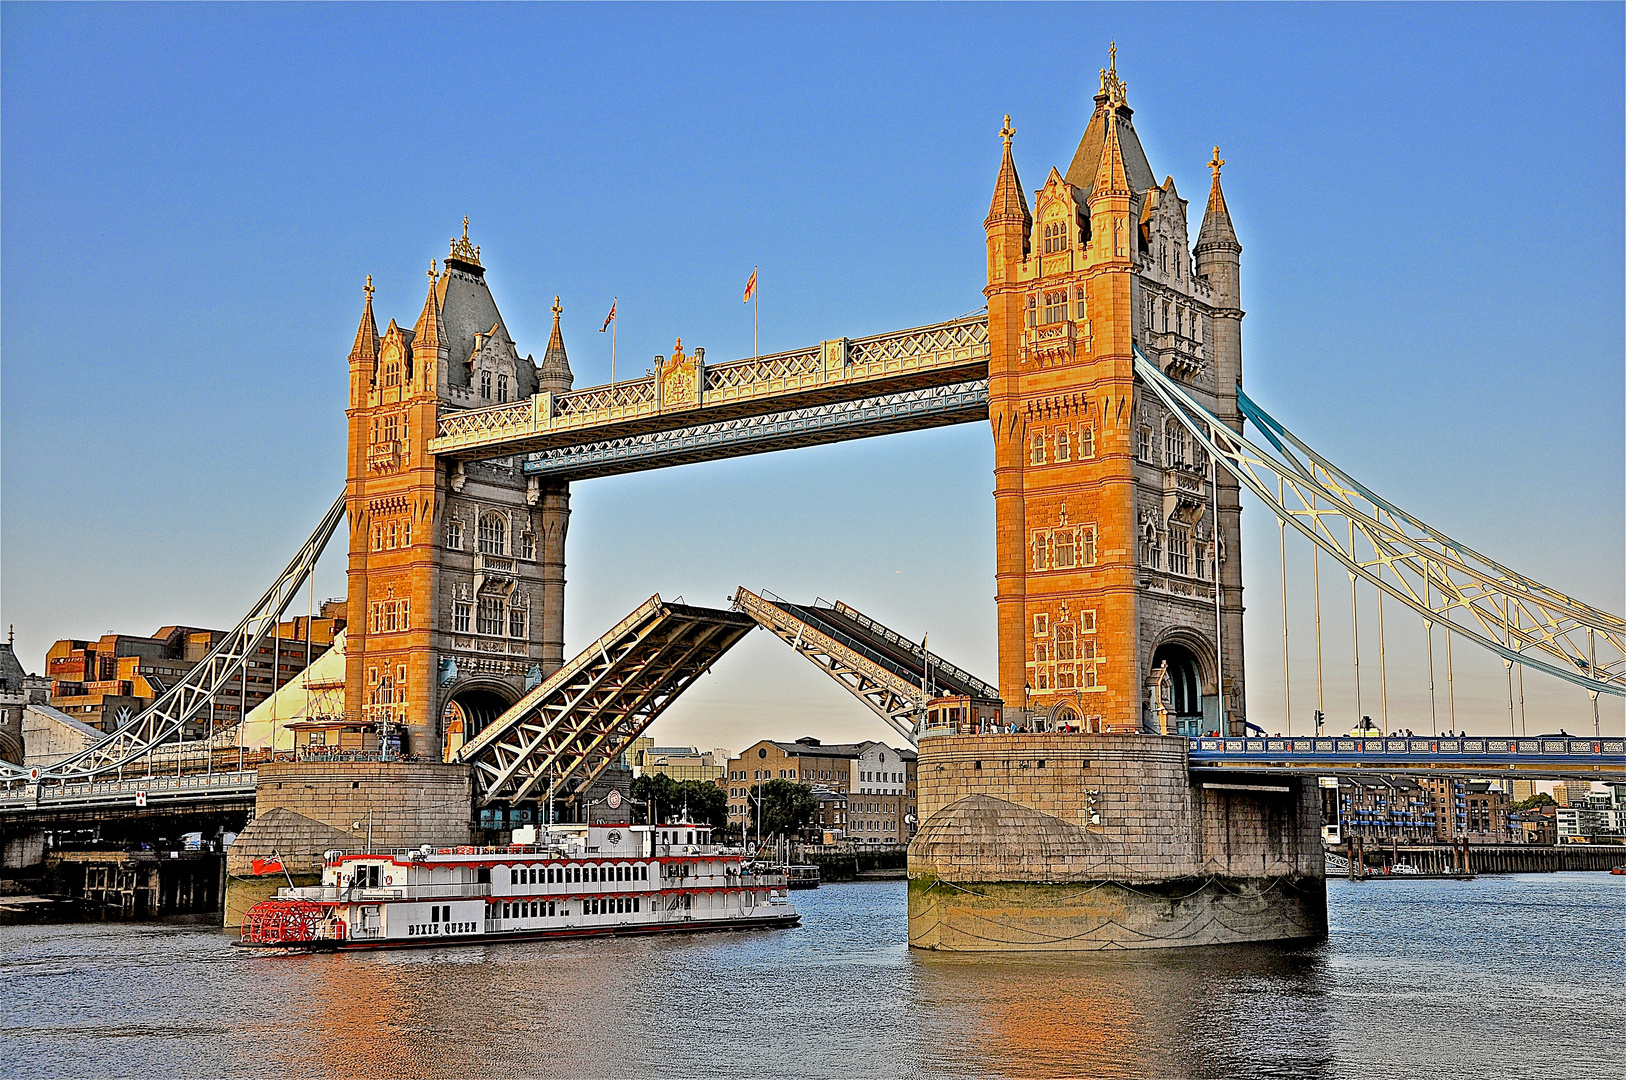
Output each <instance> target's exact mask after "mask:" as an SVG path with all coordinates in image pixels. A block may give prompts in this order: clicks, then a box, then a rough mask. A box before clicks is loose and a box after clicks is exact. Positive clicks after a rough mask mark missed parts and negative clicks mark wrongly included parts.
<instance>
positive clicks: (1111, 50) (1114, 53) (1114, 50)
mask: <svg viewBox="0 0 1626 1080" xmlns="http://www.w3.org/2000/svg"><path fill="white" fill-rule="evenodd" d="M1107 55H1108V56H1109V57H1110V58H1111V60H1110V63H1111V65H1112V66H1111V70H1112V73H1113V74H1114V75H1116V74H1118V43H1117V42H1116V41H1114V42H1113V43H1112V44H1111V45H1109V46H1108V47H1107ZM463 220H464V221H467V220H468V219H467V218H464V219H463Z"/></svg>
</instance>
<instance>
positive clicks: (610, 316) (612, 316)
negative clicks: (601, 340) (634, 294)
mask: <svg viewBox="0 0 1626 1080" xmlns="http://www.w3.org/2000/svg"><path fill="white" fill-rule="evenodd" d="M615 305H616V301H614V300H611V301H610V313H609V314H608V315H606V316H604V325H603V326H601V327H599V328H598V332H599V333H601V334H602V333H604V331H606V330H608V329H609V328H610V324H611V323H613V322H615Z"/></svg>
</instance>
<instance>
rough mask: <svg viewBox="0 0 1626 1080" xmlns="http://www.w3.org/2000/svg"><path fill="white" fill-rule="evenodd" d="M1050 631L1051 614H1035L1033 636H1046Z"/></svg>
mask: <svg viewBox="0 0 1626 1080" xmlns="http://www.w3.org/2000/svg"><path fill="white" fill-rule="evenodd" d="M1049 633H1050V616H1049V615H1046V614H1043V613H1042V612H1041V613H1040V614H1038V615H1035V616H1033V636H1034V637H1044V636H1045V635H1047V634H1049Z"/></svg>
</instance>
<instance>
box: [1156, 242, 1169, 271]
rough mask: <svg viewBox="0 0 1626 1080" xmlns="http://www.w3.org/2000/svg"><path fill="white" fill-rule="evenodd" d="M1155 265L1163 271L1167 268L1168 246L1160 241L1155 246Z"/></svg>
mask: <svg viewBox="0 0 1626 1080" xmlns="http://www.w3.org/2000/svg"><path fill="white" fill-rule="evenodd" d="M1157 265H1158V268H1159V269H1161V270H1164V271H1167V270H1168V268H1169V245H1168V244H1167V243H1166V242H1165V241H1162V240H1159V241H1158V244H1157Z"/></svg>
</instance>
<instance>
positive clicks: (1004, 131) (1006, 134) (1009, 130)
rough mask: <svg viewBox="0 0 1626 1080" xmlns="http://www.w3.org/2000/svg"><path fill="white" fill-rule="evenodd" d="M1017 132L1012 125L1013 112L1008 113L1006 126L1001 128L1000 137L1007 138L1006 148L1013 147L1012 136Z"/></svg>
mask: <svg viewBox="0 0 1626 1080" xmlns="http://www.w3.org/2000/svg"><path fill="white" fill-rule="evenodd" d="M1015 134H1016V129H1015V128H1013V127H1011V114H1010V113H1006V114H1005V126H1004V127H1002V128H1000V129H999V137H1000V138H1001V139H1004V140H1005V149H1007V150H1009V149H1010V148H1011V137H1012V136H1013V135H1015Z"/></svg>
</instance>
